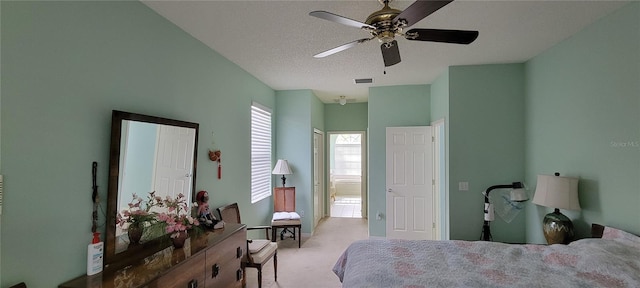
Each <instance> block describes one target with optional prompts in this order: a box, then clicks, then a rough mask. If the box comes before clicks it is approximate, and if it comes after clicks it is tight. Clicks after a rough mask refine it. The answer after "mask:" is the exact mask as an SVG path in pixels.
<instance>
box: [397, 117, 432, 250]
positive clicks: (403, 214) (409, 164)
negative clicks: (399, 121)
mask: <svg viewBox="0 0 640 288" xmlns="http://www.w3.org/2000/svg"><path fill="white" fill-rule="evenodd" d="M386 143H387V148H386V154H387V155H386V183H387V187H386V188H387V189H386V191H387V192H386V195H387V197H386V199H387V208H386V212H387V213H386V214H387V219H386V220H387V222H386V228H387V238H399V239H433V234H434V233H433V227H434V225H435V224H434V214H433V213H434V209H433V207H434V206H433V205H434V201H433V137H432V129H431V126H419V127H387V141H386Z"/></svg>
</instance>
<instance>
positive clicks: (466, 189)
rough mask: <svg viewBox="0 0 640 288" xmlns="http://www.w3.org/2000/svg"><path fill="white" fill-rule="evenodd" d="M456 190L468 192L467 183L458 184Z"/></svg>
mask: <svg viewBox="0 0 640 288" xmlns="http://www.w3.org/2000/svg"><path fill="white" fill-rule="evenodd" d="M458 190H460V191H469V182H458Z"/></svg>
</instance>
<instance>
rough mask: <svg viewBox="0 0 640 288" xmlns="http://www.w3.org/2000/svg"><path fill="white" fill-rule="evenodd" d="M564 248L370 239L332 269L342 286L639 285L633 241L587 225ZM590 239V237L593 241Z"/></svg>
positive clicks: (638, 241)
mask: <svg viewBox="0 0 640 288" xmlns="http://www.w3.org/2000/svg"><path fill="white" fill-rule="evenodd" d="M593 231H596V232H597V233H596V234H600V233H598V231H599V232H601V234H600V235H601V238H588V239H581V240H577V241H574V242H572V243H570V244H569V245H559V244H556V245H536V244H523V245H519V244H504V243H498V242H484V241H458V240H450V241H430V240H386V239H370V240H361V241H356V242H354V243H352V244H351V245H350V246H349V247H348V248H347V249H346V250H345V251H344V252H343V254H342V255H341V256H340V257H339V259H338V260H337V262H336V264H335V265H334V268H333V272H334V273H335V274H336V275H337V276H338V278H339V279H340V281H341V282H342V285H343V286H342V287H345V288H354V287H367V288H373V287H405V288H417V287H640V237H638V236H635V235H633V234H631V233H627V232H625V231H622V230H619V229H615V228H611V227H602V226H597V225H594V229H593ZM600 235H597V236H600Z"/></svg>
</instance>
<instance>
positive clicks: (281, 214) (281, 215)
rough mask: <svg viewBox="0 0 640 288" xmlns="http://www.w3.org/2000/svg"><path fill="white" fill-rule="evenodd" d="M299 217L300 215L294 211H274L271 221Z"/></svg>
mask: <svg viewBox="0 0 640 288" xmlns="http://www.w3.org/2000/svg"><path fill="white" fill-rule="evenodd" d="M294 219H300V215H299V214H298V213H296V212H275V213H273V218H272V220H271V221H281V220H294Z"/></svg>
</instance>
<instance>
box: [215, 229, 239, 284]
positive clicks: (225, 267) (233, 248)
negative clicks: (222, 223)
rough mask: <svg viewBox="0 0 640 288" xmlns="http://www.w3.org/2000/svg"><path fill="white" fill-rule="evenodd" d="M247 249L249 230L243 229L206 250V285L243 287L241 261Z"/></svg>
mask: <svg viewBox="0 0 640 288" xmlns="http://www.w3.org/2000/svg"><path fill="white" fill-rule="evenodd" d="M246 250H247V231H246V230H244V229H243V230H241V231H238V232H236V233H234V234H233V235H232V236H230V237H229V238H227V239H225V240H224V241H222V242H220V243H219V244H217V245H215V246H214V247H211V248H209V249H207V251H206V255H207V256H206V263H207V264H206V266H205V267H206V268H205V270H206V271H205V277H206V287H241V286H242V277H243V275H242V268H241V267H242V266H241V261H242V259H243V257H244V254H245V253H246Z"/></svg>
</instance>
